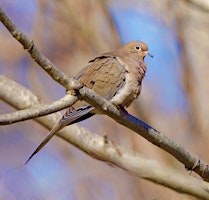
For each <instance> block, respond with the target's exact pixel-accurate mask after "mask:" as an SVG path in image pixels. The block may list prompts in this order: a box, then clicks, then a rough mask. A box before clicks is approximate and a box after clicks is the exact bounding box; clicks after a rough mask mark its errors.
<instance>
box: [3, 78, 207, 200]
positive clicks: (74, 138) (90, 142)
mask: <svg viewBox="0 0 209 200" xmlns="http://www.w3.org/2000/svg"><path fill="white" fill-rule="evenodd" d="M2 77H3V76H2ZM2 79H4V82H5V80H6V85H7V87H8V88H11V89H13V90H15V91H16V92H17V93H18V94H20V95H18V96H15V95H16V94H15V93H13V92H12V91H10V93H9V95H10V97H11V98H10V99H9V102H8V103H9V104H10V105H12V106H13V107H15V108H16V109H23V108H24V107H25V108H27V106H28V105H29V104H30V105H31V106H33V107H34V106H40V104H39V102H38V101H37V97H36V96H35V95H34V94H32V93H31V92H30V91H29V90H27V89H26V88H24V87H23V86H21V85H19V84H17V83H15V82H14V81H12V80H10V79H8V78H6V77H4V78H1V80H2ZM2 87H4V85H3V84H0V91H1V89H2ZM16 102H19V104H16ZM60 117H61V115H58V114H53V115H48V116H44V117H41V118H36V119H35V120H36V121H37V122H39V123H40V124H42V125H43V126H45V127H47V128H48V129H51V128H52V126H53V125H54V124H55V123H56V122H57V120H58V119H59V118H60ZM57 136H59V137H60V138H62V139H64V140H66V141H67V142H68V143H70V144H72V145H74V146H76V147H77V148H79V149H80V150H82V151H83V152H85V153H87V154H88V155H89V156H91V157H93V158H96V159H97V160H101V161H104V162H107V163H111V164H113V165H115V166H117V167H119V168H121V169H123V170H125V171H126V172H128V173H130V174H131V175H134V176H137V177H140V178H143V179H146V180H149V181H151V182H154V183H158V184H160V185H163V186H165V187H168V188H171V189H173V190H175V191H177V192H180V193H184V194H189V195H193V196H195V197H198V198H202V199H209V193H208V190H209V189H208V188H209V184H208V183H206V182H204V181H202V180H200V179H197V178H194V177H192V176H190V175H187V174H185V173H183V174H182V173H180V172H177V171H175V170H171V169H170V168H167V167H165V166H162V165H160V164H159V163H158V162H157V161H153V160H149V159H145V158H143V157H141V156H140V154H138V153H136V152H133V151H131V150H130V149H127V148H124V147H121V146H119V145H118V144H116V143H114V142H111V141H109V139H108V138H107V137H105V138H102V137H101V136H99V135H97V134H93V133H90V132H89V131H87V130H86V129H84V128H82V127H78V126H77V125H71V126H68V127H65V129H63V130H62V131H61V132H60V133H59V134H57Z"/></svg>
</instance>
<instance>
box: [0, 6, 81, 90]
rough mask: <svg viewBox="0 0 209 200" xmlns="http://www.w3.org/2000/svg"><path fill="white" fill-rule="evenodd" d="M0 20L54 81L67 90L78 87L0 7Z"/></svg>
mask: <svg viewBox="0 0 209 200" xmlns="http://www.w3.org/2000/svg"><path fill="white" fill-rule="evenodd" d="M0 20H1V22H2V24H4V26H5V27H6V28H7V30H8V31H9V32H10V33H11V34H12V36H13V37H14V38H15V39H16V40H18V42H20V43H21V44H22V45H23V48H24V49H26V50H27V51H28V53H29V54H30V55H31V57H32V58H33V60H34V61H35V62H37V63H38V64H39V65H40V66H41V67H42V69H44V70H45V71H46V72H47V73H48V74H49V75H50V76H51V77H52V78H53V79H54V80H55V81H56V82H58V83H59V84H61V85H62V86H63V87H65V88H66V89H68V90H71V89H72V88H77V87H78V88H79V87H80V84H78V85H76V82H75V81H71V79H70V78H69V77H68V76H67V75H66V74H65V73H63V72H61V71H60V70H59V69H58V68H57V67H56V66H55V65H54V64H53V63H52V62H51V61H50V60H49V59H47V58H46V57H45V56H44V55H43V53H42V52H41V51H39V49H38V48H37V47H36V46H35V44H34V43H33V41H32V40H31V39H29V38H28V37H27V36H26V35H25V34H24V33H23V32H22V31H21V30H20V29H18V28H17V26H16V25H15V24H14V23H13V22H12V21H11V19H10V18H9V17H8V16H7V15H6V13H4V11H3V10H2V9H1V8H0Z"/></svg>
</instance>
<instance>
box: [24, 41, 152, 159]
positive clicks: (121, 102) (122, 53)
mask: <svg viewBox="0 0 209 200" xmlns="http://www.w3.org/2000/svg"><path fill="white" fill-rule="evenodd" d="M145 56H151V57H153V56H152V54H150V53H149V52H148V47H147V45H146V44H145V43H144V42H141V41H133V42H129V43H127V44H125V45H124V46H122V47H120V48H119V49H117V50H115V51H113V52H109V53H104V54H102V55H100V56H98V57H96V58H94V59H93V60H90V61H89V65H88V66H86V67H85V68H84V69H83V70H81V72H80V73H79V74H78V75H77V76H76V77H75V79H76V80H78V81H79V82H80V83H81V84H83V85H84V86H86V87H88V88H90V89H92V90H93V91H94V92H96V93H97V94H99V95H100V96H102V97H104V98H105V99H107V100H109V101H111V102H112V103H113V104H114V105H116V106H118V107H121V108H124V107H128V106H129V105H130V104H131V103H132V101H133V100H134V99H136V98H137V97H138V96H139V94H140V91H141V84H142V80H143V78H144V76H145V73H146V64H145V63H144V58H145ZM96 113H97V111H96V109H95V108H94V107H93V106H91V105H90V104H88V103H85V102H83V101H78V102H76V103H75V104H74V105H73V106H72V107H69V108H67V110H66V112H65V114H64V115H63V116H62V118H61V119H60V121H59V122H58V123H57V124H56V125H55V126H54V128H53V129H52V130H51V131H50V132H49V133H48V135H47V137H46V138H45V139H44V140H43V141H42V142H41V144H40V145H39V146H38V147H37V149H36V150H35V151H34V152H33V153H32V155H31V156H30V157H29V158H28V160H27V161H26V163H27V162H28V161H29V160H30V159H31V158H32V157H33V156H34V155H35V154H36V153H38V152H39V151H40V150H41V149H42V148H43V147H44V146H45V145H46V144H47V143H48V141H49V140H50V139H51V138H52V137H53V136H54V134H56V133H57V132H58V131H60V130H61V129H63V128H64V127H65V126H67V125H70V124H73V123H76V122H79V121H82V120H85V119H87V118H89V117H91V116H93V115H94V114H96Z"/></svg>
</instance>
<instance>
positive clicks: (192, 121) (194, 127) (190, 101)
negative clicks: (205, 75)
mask: <svg viewBox="0 0 209 200" xmlns="http://www.w3.org/2000/svg"><path fill="white" fill-rule="evenodd" d="M176 12H177V13H176V21H177V23H176V25H177V26H176V27H177V34H178V39H179V42H180V44H181V60H182V66H183V68H182V71H183V72H182V84H183V89H184V92H185V94H186V95H185V98H186V103H187V112H188V118H189V120H188V121H189V125H190V132H191V133H193V134H198V136H199V135H200V134H202V126H201V121H200V117H199V106H198V100H197V91H196V87H194V86H195V82H194V80H195V76H194V74H193V70H192V68H191V66H190V62H189V58H188V54H187V49H186V46H187V45H186V40H185V38H184V26H185V24H184V23H186V22H185V20H184V19H185V18H184V12H182V10H181V9H178V10H177V11H176ZM198 136H197V137H198Z"/></svg>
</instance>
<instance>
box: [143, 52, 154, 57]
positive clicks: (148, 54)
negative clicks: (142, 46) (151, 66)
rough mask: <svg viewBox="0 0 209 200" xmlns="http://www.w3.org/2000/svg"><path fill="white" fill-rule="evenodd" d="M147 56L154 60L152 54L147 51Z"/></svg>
mask: <svg viewBox="0 0 209 200" xmlns="http://www.w3.org/2000/svg"><path fill="white" fill-rule="evenodd" d="M145 54H146V56H150V57H152V58H154V56H153V55H152V54H151V53H149V52H148V51H146V52H145Z"/></svg>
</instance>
